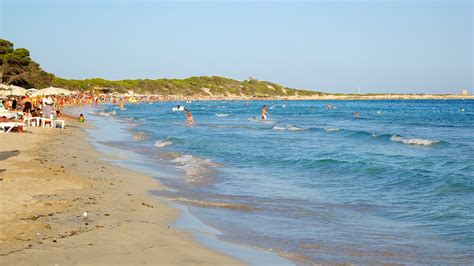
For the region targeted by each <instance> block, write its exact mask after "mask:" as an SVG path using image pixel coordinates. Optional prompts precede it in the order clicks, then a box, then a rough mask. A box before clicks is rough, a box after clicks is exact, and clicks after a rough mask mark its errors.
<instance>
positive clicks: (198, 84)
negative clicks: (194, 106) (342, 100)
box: [0, 39, 321, 97]
mask: <svg viewBox="0 0 474 266" xmlns="http://www.w3.org/2000/svg"><path fill="white" fill-rule="evenodd" d="M0 82H1V83H6V84H14V85H18V86H22V87H27V88H29V87H35V88H44V87H47V86H50V85H52V86H56V87H61V88H65V89H70V90H82V91H85V90H92V89H100V90H104V91H109V92H110V91H115V92H127V91H134V92H135V93H142V94H147V93H151V94H160V95H176V96H189V97H195V96H210V95H212V96H237V97H240V96H247V97H249V96H250V97H275V96H280V97H285V96H295V95H298V96H310V95H316V94H321V93H320V92H315V91H309V90H296V89H292V88H287V87H283V86H281V85H278V84H275V83H271V82H267V81H259V80H256V79H253V78H249V79H248V80H244V81H237V80H234V79H229V78H223V77H214V76H213V77H207V76H202V77H191V78H186V79H154V80H152V79H135V80H129V79H127V80H117V81H110V80H105V79H101V78H93V79H85V80H73V79H63V78H59V77H55V76H54V75H53V74H50V73H47V72H45V71H43V70H42V69H41V68H40V66H39V64H37V63H35V62H34V61H33V60H31V58H30V52H29V51H28V50H26V49H24V48H17V49H13V43H11V42H9V41H7V40H2V39H0Z"/></svg>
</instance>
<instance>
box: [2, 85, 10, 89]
mask: <svg viewBox="0 0 474 266" xmlns="http://www.w3.org/2000/svg"><path fill="white" fill-rule="evenodd" d="M9 89H10V85H7V84H0V90H9Z"/></svg>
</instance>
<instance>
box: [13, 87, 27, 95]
mask: <svg viewBox="0 0 474 266" xmlns="http://www.w3.org/2000/svg"><path fill="white" fill-rule="evenodd" d="M27 92H28V91H27V90H26V89H24V88H22V87H18V86H14V85H11V86H10V94H9V95H12V96H25V94H26V93H27Z"/></svg>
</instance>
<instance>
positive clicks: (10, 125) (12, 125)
mask: <svg viewBox="0 0 474 266" xmlns="http://www.w3.org/2000/svg"><path fill="white" fill-rule="evenodd" d="M22 126H24V124H23V123H17V122H1V123H0V128H1V129H2V130H3V131H2V132H4V133H8V132H10V131H11V130H12V129H13V128H15V127H22Z"/></svg>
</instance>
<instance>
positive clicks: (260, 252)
mask: <svg viewBox="0 0 474 266" xmlns="http://www.w3.org/2000/svg"><path fill="white" fill-rule="evenodd" d="M103 107H104V106H93V107H86V109H88V110H84V109H83V110H80V112H82V113H84V112H86V113H89V121H91V119H92V122H91V123H93V124H98V125H100V126H96V127H94V128H88V129H86V131H87V132H88V134H89V139H88V140H89V142H90V143H91V144H92V145H93V146H94V147H95V148H96V149H97V150H98V151H99V152H101V153H102V154H103V155H105V156H108V155H109V157H113V156H116V155H119V156H118V157H119V158H108V159H107V160H109V161H110V162H111V163H112V164H113V165H117V166H119V167H121V168H125V169H130V170H132V171H137V172H139V173H143V174H145V175H147V176H149V178H151V179H153V180H154V181H155V182H158V183H160V185H161V186H162V189H164V190H167V189H172V188H170V187H167V186H165V185H162V184H161V181H160V178H163V177H167V176H173V177H175V176H179V175H180V173H178V172H175V171H174V170H171V169H170V168H175V167H176V166H175V165H171V164H170V165H168V164H161V163H159V164H157V162H155V161H149V158H148V157H146V156H144V155H141V154H137V153H135V152H133V151H129V150H127V149H123V148H120V147H115V146H114V145H108V144H106V142H122V141H124V142H127V141H131V140H132V139H133V141H140V140H136V139H134V132H135V130H134V129H135V127H136V124H135V123H134V122H130V121H127V120H123V119H119V118H116V117H115V116H111V117H108V116H102V115H98V114H97V113H100V112H99V110H100V109H101V108H103ZM109 107H110V106H109ZM69 111H70V112H76V113H80V112H79V110H78V109H77V108H76V109H73V108H70V109H69ZM91 111H93V112H94V113H95V114H93V115H92V114H91ZM91 117H92V118H91ZM111 132H113V133H111ZM156 191H159V190H157V189H149V190H148V193H147V194H148V196H150V197H155V198H159V199H161V200H162V201H164V202H165V203H166V204H167V205H168V206H169V207H171V208H173V209H175V210H179V214H178V217H177V219H175V221H174V223H173V224H172V227H174V228H178V229H179V230H182V231H185V232H188V233H190V234H191V235H192V236H193V238H194V239H195V240H197V241H198V243H199V244H202V245H204V246H205V247H207V248H210V249H211V250H214V251H217V252H219V253H220V254H226V255H227V256H229V257H232V258H236V259H237V260H239V261H243V262H244V263H245V264H247V265H294V264H293V263H292V262H290V260H288V259H287V258H285V257H283V256H281V255H279V254H277V253H275V252H271V251H267V250H265V249H263V248H260V247H253V246H246V245H244V244H241V243H235V242H230V241H223V240H219V239H218V235H221V234H223V233H222V232H221V231H219V230H218V229H216V228H214V227H212V226H210V225H208V224H206V223H204V222H203V221H201V220H200V219H199V218H198V217H197V216H195V215H194V214H192V213H191V211H190V210H188V206H186V205H185V204H182V203H179V202H176V201H172V200H169V199H166V198H163V197H160V196H158V195H156V194H154V193H153V192H156Z"/></svg>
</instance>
